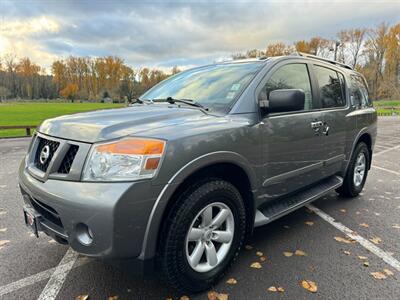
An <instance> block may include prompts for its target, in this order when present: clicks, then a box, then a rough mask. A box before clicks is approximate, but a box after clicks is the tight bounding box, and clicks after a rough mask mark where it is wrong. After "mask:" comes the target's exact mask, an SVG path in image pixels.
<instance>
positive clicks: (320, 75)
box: [314, 66, 346, 108]
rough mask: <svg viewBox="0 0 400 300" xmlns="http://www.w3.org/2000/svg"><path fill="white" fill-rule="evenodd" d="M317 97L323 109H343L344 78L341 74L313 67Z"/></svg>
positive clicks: (344, 100)
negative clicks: (317, 89)
mask: <svg viewBox="0 0 400 300" xmlns="http://www.w3.org/2000/svg"><path fill="white" fill-rule="evenodd" d="M314 73H315V76H316V77H317V81H318V86H319V95H320V100H321V105H322V107H323V108H332V107H343V106H345V105H346V94H345V84H344V77H343V75H342V74H340V73H338V72H336V71H334V70H332V69H329V68H325V67H322V66H314Z"/></svg>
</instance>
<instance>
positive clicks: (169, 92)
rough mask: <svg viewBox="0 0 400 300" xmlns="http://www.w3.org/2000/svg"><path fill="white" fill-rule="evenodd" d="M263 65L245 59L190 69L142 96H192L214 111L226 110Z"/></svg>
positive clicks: (177, 97)
mask: <svg viewBox="0 0 400 300" xmlns="http://www.w3.org/2000/svg"><path fill="white" fill-rule="evenodd" d="M261 67H262V64H261V63H260V62H246V63H232V64H219V65H211V66H206V67H201V68H195V69H191V70H188V71H185V72H181V73H178V74H177V75H175V76H172V77H171V78H169V79H167V80H165V81H163V82H161V83H159V84H158V85H156V86H155V87H153V88H152V89H150V90H149V91H148V92H146V93H145V94H144V95H142V97H141V99H149V100H153V99H165V98H167V97H171V98H174V99H191V100H193V101H195V102H196V103H199V104H201V105H202V106H204V107H207V108H209V109H210V110H212V111H217V112H227V111H228V109H229V108H230V107H231V105H232V104H233V102H234V101H235V100H236V98H237V96H238V95H240V93H241V92H242V91H243V89H244V88H245V87H246V86H247V84H248V83H249V82H250V80H251V79H252V78H253V77H254V76H255V74H256V73H257V72H258V71H259V70H260V69H261Z"/></svg>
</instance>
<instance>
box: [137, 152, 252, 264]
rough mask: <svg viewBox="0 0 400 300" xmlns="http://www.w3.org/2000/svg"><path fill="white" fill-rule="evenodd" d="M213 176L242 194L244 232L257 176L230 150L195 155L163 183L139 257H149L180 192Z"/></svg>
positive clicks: (250, 209) (244, 161)
mask: <svg viewBox="0 0 400 300" xmlns="http://www.w3.org/2000/svg"><path fill="white" fill-rule="evenodd" d="M207 177H214V178H220V179H223V180H226V181H228V182H230V183H232V184H233V185H234V186H235V187H236V188H237V189H238V190H239V192H240V193H241V195H242V197H243V199H244V202H245V203H244V204H245V206H246V214H247V216H246V217H247V218H246V219H247V220H248V222H247V223H248V224H247V232H248V233H250V232H251V231H252V229H253V223H254V197H253V191H254V190H255V187H256V176H255V173H254V171H253V170H252V169H251V168H250V163H249V162H248V161H247V160H246V159H245V158H244V157H243V156H241V155H239V154H237V153H233V152H218V153H210V154H207V155H205V156H203V157H199V158H196V159H195V160H193V161H191V162H190V163H188V164H187V165H185V166H184V167H182V168H181V169H180V170H179V171H178V172H177V173H175V175H174V176H173V177H172V178H171V180H170V181H169V182H168V183H167V184H166V185H165V186H164V188H163V190H162V192H161V194H160V196H159V197H158V199H157V201H156V203H155V204H154V206H153V209H152V212H151V216H150V218H149V220H148V224H147V228H146V232H145V237H144V241H143V246H142V252H141V254H140V258H141V259H148V258H152V257H153V256H154V255H155V253H156V251H157V245H158V240H159V238H158V237H159V234H160V229H161V226H162V225H163V221H164V219H165V216H166V215H167V214H168V212H169V210H170V209H171V207H172V206H173V204H174V202H175V201H176V200H177V197H178V196H179V195H180V193H182V191H183V190H184V189H186V188H188V187H189V186H190V184H192V183H194V182H196V181H197V180H199V179H201V178H207Z"/></svg>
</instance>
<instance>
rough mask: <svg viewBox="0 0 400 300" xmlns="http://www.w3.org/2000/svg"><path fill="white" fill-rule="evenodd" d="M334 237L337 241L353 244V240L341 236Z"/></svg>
mask: <svg viewBox="0 0 400 300" xmlns="http://www.w3.org/2000/svg"><path fill="white" fill-rule="evenodd" d="M334 239H335V240H336V241H338V242H342V243H345V244H351V241H350V240H348V239H345V238H343V237H340V236H335V237H334Z"/></svg>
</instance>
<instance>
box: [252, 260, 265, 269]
mask: <svg viewBox="0 0 400 300" xmlns="http://www.w3.org/2000/svg"><path fill="white" fill-rule="evenodd" d="M250 268H254V269H261V268H262V266H261V264H260V263H259V262H258V261H257V262H253V263H252V264H251V265H250Z"/></svg>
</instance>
